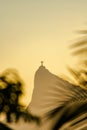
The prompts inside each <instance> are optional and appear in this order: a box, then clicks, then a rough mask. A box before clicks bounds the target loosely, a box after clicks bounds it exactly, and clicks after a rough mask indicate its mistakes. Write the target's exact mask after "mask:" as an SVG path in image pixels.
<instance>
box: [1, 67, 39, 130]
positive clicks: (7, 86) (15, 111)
mask: <svg viewBox="0 0 87 130" xmlns="http://www.w3.org/2000/svg"><path fill="white" fill-rule="evenodd" d="M23 85H24V83H23V80H22V79H21V78H20V76H19V74H18V72H17V71H16V70H15V69H8V70H6V71H4V72H3V73H2V74H1V75H0V114H3V115H5V119H6V121H7V122H8V123H11V122H18V121H19V119H20V118H22V119H23V120H24V121H28V122H31V121H35V122H36V123H38V124H39V123H40V119H39V118H38V117H37V116H34V115H32V114H31V113H30V112H29V111H27V110H25V109H24V106H23V105H22V104H21V103H20V102H19V98H20V96H21V95H22V94H23ZM0 127H2V129H1V130H4V127H6V126H4V124H2V123H1V124H0ZM8 129H9V128H8ZM5 130H6V128H5Z"/></svg>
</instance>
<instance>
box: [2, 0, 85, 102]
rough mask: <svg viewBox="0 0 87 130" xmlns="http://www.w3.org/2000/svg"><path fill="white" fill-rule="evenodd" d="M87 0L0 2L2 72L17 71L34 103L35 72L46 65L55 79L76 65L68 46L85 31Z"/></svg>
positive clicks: (5, 0)
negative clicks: (54, 75) (41, 64)
mask: <svg viewBox="0 0 87 130" xmlns="http://www.w3.org/2000/svg"><path fill="white" fill-rule="evenodd" d="M86 6H87V1H86V0H77V1H76V0H73V1H70V0H0V59H1V62H0V71H1V72H2V71H4V70H5V69H6V68H16V69H17V70H18V71H19V73H20V75H21V77H22V78H23V80H24V82H25V84H26V85H25V90H26V91H27V95H26V98H24V102H26V103H28V102H29V101H30V99H31V94H32V90H33V79H34V74H35V71H36V70H37V69H38V67H39V66H40V62H41V61H44V65H45V66H46V68H47V69H49V70H50V71H51V72H53V73H55V74H56V75H58V74H60V73H64V74H65V73H66V64H71V65H72V64H73V62H74V61H73V60H72V59H71V58H70V56H69V50H68V49H67V48H68V45H69V43H72V40H74V39H75V38H76V37H77V34H76V33H75V31H77V30H79V29H84V27H85V26H86V25H85V23H86V21H87V7H86Z"/></svg>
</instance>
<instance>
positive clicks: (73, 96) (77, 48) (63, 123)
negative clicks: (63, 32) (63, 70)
mask: <svg viewBox="0 0 87 130" xmlns="http://www.w3.org/2000/svg"><path fill="white" fill-rule="evenodd" d="M80 33H82V34H85V36H84V37H83V38H82V39H80V40H79V41H78V42H76V43H74V44H72V45H71V46H70V49H71V50H72V55H74V56H78V58H79V57H80V58H79V59H80V62H81V63H82V64H84V65H85V67H86V68H87V59H86V58H87V30H83V31H80ZM83 56H84V59H83V58H82V57H83ZM68 70H69V72H70V73H71V74H72V76H73V77H74V79H75V80H76V81H77V82H78V84H79V86H76V85H71V86H70V85H69V84H66V85H67V89H66V87H65V88H63V89H64V90H63V89H62V91H61V93H62V95H63V97H60V98H61V99H60V102H61V101H62V102H61V103H60V105H58V107H56V108H54V109H53V110H51V111H50V112H48V113H47V114H46V118H47V119H48V120H49V119H53V125H52V128H51V129H52V130H71V127H73V126H74V125H76V124H78V123H79V122H80V121H82V120H86V124H87V89H86V87H87V77H86V76H87V70H86V69H85V68H84V66H83V68H82V69H81V70H78V69H72V68H70V67H68ZM83 74H84V75H85V78H84V76H82V75H83ZM65 89H66V90H65ZM68 90H69V91H70V94H69V91H68ZM65 91H66V93H67V94H66V93H65ZM64 95H65V96H64ZM64 97H65V98H64ZM82 115H85V116H83V118H82V119H81V120H80V117H81V116H82ZM77 118H78V120H77V122H75V121H74V120H76V119H77ZM86 129H87V128H86ZM72 130H75V127H74V128H73V129H72Z"/></svg>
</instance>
